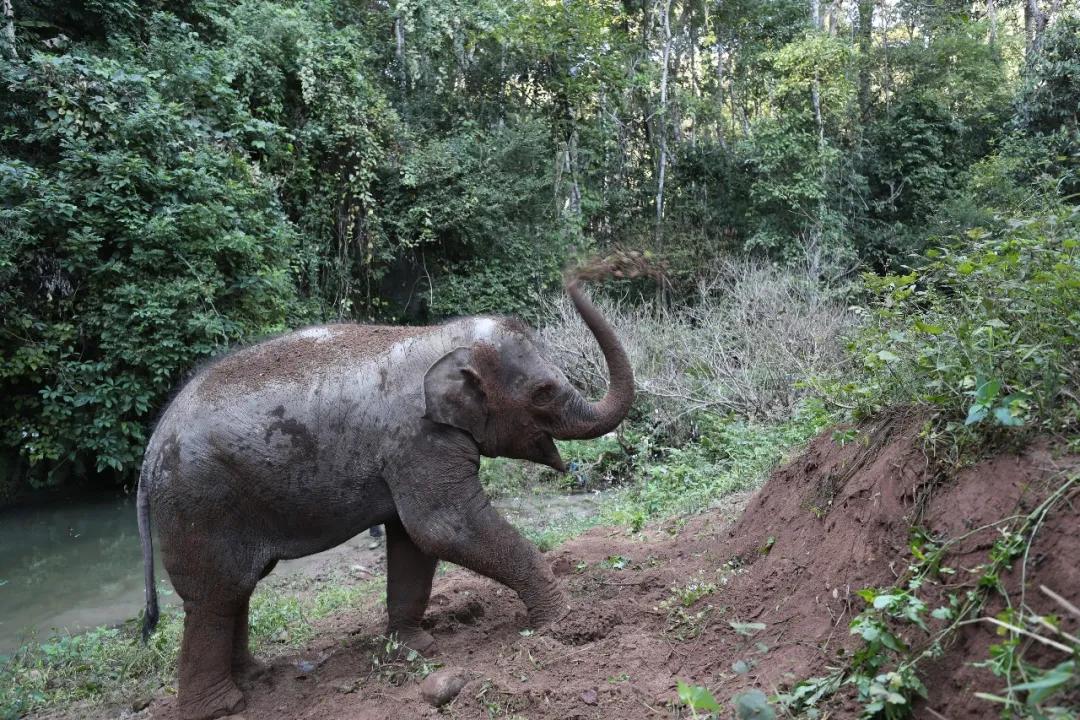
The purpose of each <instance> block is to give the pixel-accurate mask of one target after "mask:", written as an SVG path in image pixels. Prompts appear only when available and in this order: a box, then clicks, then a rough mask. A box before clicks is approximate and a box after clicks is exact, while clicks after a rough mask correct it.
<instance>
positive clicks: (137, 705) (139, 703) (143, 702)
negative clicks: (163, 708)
mask: <svg viewBox="0 0 1080 720" xmlns="http://www.w3.org/2000/svg"><path fill="white" fill-rule="evenodd" d="M148 707H150V698H149V697H141V698H138V699H137V700H136V701H135V702H133V703H131V709H132V710H134V711H135V712H141V711H143V710H145V709H146V708H148Z"/></svg>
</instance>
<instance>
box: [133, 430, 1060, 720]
mask: <svg viewBox="0 0 1080 720" xmlns="http://www.w3.org/2000/svg"><path fill="white" fill-rule="evenodd" d="M920 429H921V422H920V420H919V418H918V417H916V416H912V415H894V416H892V417H890V418H888V419H886V420H883V421H881V422H880V423H878V424H877V425H874V426H869V427H864V428H860V429H859V431H858V432H856V433H840V434H839V436H843V437H848V436H849V435H850V436H851V438H850V440H851V441H850V442H847V443H845V444H843V445H841V444H839V443H838V442H837V441H834V440H833V435H832V434H831V433H829V432H826V433H825V434H824V435H822V436H821V437H819V438H818V439H817V440H815V441H814V442H813V443H812V444H811V445H810V447H809V448H808V449H807V450H806V452H804V453H803V454H802V455H801V456H799V457H798V458H797V459H795V460H794V461H793V462H791V463H790V464H788V465H787V466H785V467H783V468H781V469H779V470H778V471H777V472H776V473H774V475H773V477H772V478H771V479H770V480H769V482H768V483H767V484H766V485H765V486H764V487H763V488H762V489H761V490H760V491H759V492H758V493H757V494H756V495H754V496H753V497H752V498H746V497H743V498H737V499H735V501H734V504H733V505H732V506H730V507H728V508H726V509H717V510H714V511H711V512H709V513H705V514H703V515H700V516H697V517H694V518H692V519H689V520H678V521H671V522H668V523H666V524H665V525H664V526H662V527H660V528H655V529H651V530H649V531H646V532H642V533H638V534H633V535H631V534H628V533H627V532H626V531H624V530H613V529H610V528H598V529H594V530H593V531H591V532H589V533H587V534H586V535H584V536H582V537H580V538H578V539H576V540H574V541H571V542H569V543H567V544H566V545H564V546H562V547H561V548H559V549H558V550H557V551H554V552H553V553H551V556H550V557H551V561H552V566H553V569H554V571H555V573H556V576H557V578H558V581H559V582H560V583H561V584H562V585H563V587H564V589H565V590H566V592H567V595H568V597H569V598H570V603H571V612H570V613H569V614H567V615H566V616H565V617H564V618H563V619H562V620H561V621H559V622H558V623H556V624H555V625H554V626H553V627H551V628H548V629H546V630H543V631H541V632H536V633H533V632H531V631H528V630H523V628H525V622H526V616H525V611H524V607H523V606H522V604H521V603H520V602H519V601H518V600H517V599H516V597H514V596H513V594H512V593H511V592H510V591H508V590H507V589H505V588H503V587H502V586H500V585H498V584H496V583H494V582H491V581H489V580H486V579H484V578H480V577H478V576H475V575H473V574H471V573H468V572H466V571H464V570H456V571H454V572H452V573H450V574H449V575H447V576H444V577H440V578H438V579H437V581H436V586H435V591H434V594H433V598H432V603H431V608H430V610H429V613H428V617H427V619H426V622H425V626H426V627H428V628H429V630H430V632H431V633H432V634H433V635H434V636H435V638H436V641H437V645H436V650H435V652H434V653H432V655H431V658H430V661H429V663H440V664H445V665H448V666H456V667H458V668H462V669H463V672H464V673H466V674H467V678H468V682H467V683H466V685H465V687H464V689H463V690H462V691H461V693H460V694H459V695H458V697H457V699H456V700H454V701H453V703H451V705H449V706H447V707H444V708H443V709H442V710H436V709H435V708H433V707H431V706H430V705H428V704H427V703H425V702H424V701H423V700H422V699H421V696H420V682H419V679H420V677H422V676H423V675H424V674H425V672H427V671H430V669H432V667H431V665H430V664H427V665H425V662H424V661H423V660H421V659H413V660H409V659H408V658H403V659H398V660H387V659H385V658H383V659H381V660H380V659H379V658H380V657H383V648H382V647H381V646H383V645H385V642H384V641H380V640H378V638H377V636H378V633H379V632H380V631H381V630H382V628H383V625H384V622H385V620H384V616H383V609H382V608H381V607H370V608H365V609H363V610H359V611H358V612H357V614H355V615H351V616H339V617H337V618H335V619H333V620H331V621H329V622H327V623H326V624H325V625H324V626H323V627H322V628H321V632H320V634H319V639H318V640H317V641H316V642H315V643H313V644H312V645H311V646H309V647H308V648H307V649H306V650H305V652H303V653H302V654H300V655H299V656H294V657H289V658H281V659H279V660H277V661H276V662H275V663H274V665H273V667H272V669H271V671H270V672H269V673H268V674H267V675H265V676H264V677H263V678H262V679H261V680H260V681H258V682H257V683H256V684H255V685H254V686H253V687H251V688H249V689H248V690H247V695H248V709H247V710H246V711H245V712H244V717H246V718H260V719H267V720H279V719H284V718H290V719H291V718H335V719H337V718H340V719H345V718H348V719H357V720H359V719H368V718H372V719H374V718H394V719H398V718H414V717H429V716H434V715H436V714H439V713H440V712H441V713H444V714H449V715H450V716H451V717H457V718H490V717H506V718H510V717H515V716H518V717H524V718H560V719H562V718H670V717H673V716H675V717H678V716H680V715H679V714H678V712H677V711H675V710H674V709H673V705H674V704H675V703H676V702H677V693H676V681H677V680H683V681H686V682H688V683H690V684H696V685H704V686H706V687H708V688H709V689H710V690H712V691H713V693H714V694H715V696H716V698H717V699H718V700H719V701H720V702H722V703H726V702H727V701H729V700H730V698H731V697H732V696H733V695H734V694H736V693H737V692H740V691H743V690H746V689H749V688H760V689H762V690H764V691H765V692H766V693H770V694H771V693H772V692H774V691H776V690H778V689H781V688H785V687H790V685H791V684H792V683H793V682H794V681H795V680H796V679H800V678H803V677H806V676H809V675H823V674H825V673H827V669H828V667H829V666H830V665H836V664H838V661H840V660H842V659H843V658H845V657H846V656H847V655H848V654H849V653H850V652H851V651H852V650H853V649H854V647H855V639H854V638H852V636H850V634H849V632H848V624H849V622H850V621H851V619H852V617H853V616H854V615H856V614H858V613H859V612H860V611H861V610H862V608H863V607H864V602H863V600H862V599H860V598H859V597H858V596H856V595H855V593H856V591H858V590H859V589H861V588H864V587H870V586H886V585H891V584H892V583H893V582H894V581H895V580H896V578H897V577H898V576H901V575H902V574H903V573H904V571H905V570H906V567H907V559H908V557H909V554H908V550H907V548H908V540H909V538H908V528H909V525H910V523H911V521H912V520H913V519H914V518H916V517H919V518H921V522H922V524H923V525H924V526H925V527H926V528H927V530H929V531H930V532H931V533H933V534H934V535H935V536H937V537H942V538H960V537H961V536H964V539H963V540H962V541H960V542H958V544H957V545H956V552H955V553H954V554H953V555H952V556H951V558H950V559H949V564H950V565H952V566H953V567H956V568H958V569H959V572H967V571H969V570H971V569H972V568H973V567H974V566H976V565H978V564H979V563H981V562H984V559H985V556H986V552H987V551H988V550H989V548H990V546H991V544H992V543H993V541H994V539H995V538H996V537H997V531H996V530H995V529H994V528H993V527H983V526H985V525H987V524H988V523H991V522H993V521H996V520H998V519H999V518H1001V517H1004V516H1008V515H1010V514H1013V513H1015V512H1019V511H1025V510H1027V511H1030V509H1031V508H1032V507H1034V506H1035V505H1036V504H1037V502H1039V501H1040V500H1041V499H1042V497H1043V496H1044V495H1045V493H1046V490H1045V487H1044V485H1045V483H1044V482H1043V481H1044V480H1045V479H1046V478H1047V477H1048V476H1049V475H1050V474H1051V473H1053V472H1054V470H1055V468H1056V467H1059V466H1060V465H1061V464H1062V463H1063V462H1064V461H1063V460H1061V459H1058V460H1055V459H1054V458H1053V457H1052V456H1051V454H1050V453H1049V452H1047V450H1046V448H1044V447H1036V448H1033V449H1031V450H1028V451H1027V452H1025V453H1024V454H1021V455H1018V456H1002V457H998V458H995V459H993V460H989V461H986V462H983V463H981V464H979V465H977V466H975V467H972V468H970V469H968V470H966V471H964V472H961V473H960V474H959V475H958V477H956V479H955V480H954V481H953V482H951V483H948V484H946V485H945V486H938V487H934V486H932V485H931V483H930V482H929V480H930V477H931V474H930V472H929V469H928V466H927V461H926V458H925V457H924V455H923V453H922V451H921V449H920V446H921V443H920V441H919V439H918V434H919V431H920ZM744 504H745V512H744V513H742V516H741V518H739V519H738V520H737V521H736V518H735V516H736V515H737V511H738V510H739V509H740V508H741V507H742V506H743V505H744ZM1077 515H1078V511H1077V506H1076V504H1075V503H1074V504H1073V506H1072V509H1071V510H1068V511H1063V512H1060V513H1057V514H1056V515H1053V516H1049V517H1047V519H1046V522H1045V523H1044V526H1043V528H1042V530H1041V531H1040V533H1039V534H1038V538H1037V541H1036V542H1035V543H1034V545H1033V546H1032V547H1031V548H1030V562H1029V563H1028V576H1027V578H1026V582H1027V585H1028V587H1029V588H1037V586H1038V584H1039V583H1043V584H1046V585H1048V586H1050V587H1052V588H1053V589H1055V590H1057V591H1058V592H1059V593H1061V594H1062V595H1064V596H1065V597H1066V598H1068V599H1069V600H1071V601H1072V602H1073V603H1076V604H1080V565H1078V563H1077V562H1076V558H1078V557H1080V533H1078V532H1077V527H1078V524H1077V519H1078V518H1077ZM1004 582H1005V584H1006V586H1008V587H1010V588H1011V589H1013V590H1018V589H1019V578H1016V577H1006V578H1004ZM1035 594H1037V593H1035V592H1033V591H1031V590H1029V592H1028V603H1029V604H1030V605H1032V606H1034V607H1036V608H1040V609H1042V610H1045V611H1046V612H1050V611H1051V610H1052V609H1053V608H1052V606H1051V605H1050V604H1047V603H1046V602H1044V601H1043V600H1042V599H1041V598H1037V597H1033V596H1034V595H1035ZM991 610H993V609H991ZM1069 623H1071V626H1070V625H1069V624H1068V623H1067V624H1066V629H1068V630H1070V631H1071V632H1073V633H1076V630H1077V629H1076V627H1075V625H1076V623H1075V621H1069ZM993 639H994V634H993V632H992V630H991V629H989V628H987V627H985V626H984V625H983V624H972V625H968V626H966V627H965V628H964V630H963V632H962V633H961V636H960V638H959V640H958V641H957V642H956V643H955V644H953V645H952V646H951V648H949V649H948V650H947V652H946V654H945V655H944V656H943V657H942V658H940V659H939V660H937V661H936V665H934V666H933V667H928V668H927V669H928V670H930V672H928V673H926V674H925V677H926V678H927V685H928V687H929V691H930V699H929V701H928V705H929V707H930V708H931V709H932V711H933V712H932V713H931V712H927V713H926V714H925V715H924V714H922V711H917V713H916V714H917V716H920V717H922V716H926V717H930V716H931V715H932V716H934V717H941V716H943V717H947V718H950V719H951V720H957V719H958V718H976V717H978V718H984V717H992V716H994V715H996V711H997V710H996V708H994V707H993V706H991V705H988V704H986V703H984V702H983V701H980V700H978V699H975V698H974V697H973V696H972V695H971V693H972V692H973V691H974V690H982V691H986V692H998V691H999V690H1000V686H1001V684H1002V681H1000V680H999V679H997V678H994V677H993V676H991V675H990V674H989V672H988V671H986V670H982V669H977V668H973V667H971V666H970V665H969V664H968V662H969V661H970V660H972V659H976V658H978V657H985V656H986V649H987V647H988V644H989V643H990V642H991V641H993ZM145 713H148V714H149V715H150V716H152V717H154V718H172V717H174V713H175V705H174V700H173V699H172V698H160V699H157V700H155V701H154V702H153V704H152V705H151V706H150V708H148V709H147V710H146V711H144V713H143V714H142V715H143V716H145ZM722 716H723V717H727V716H728V715H726V714H725V715H722ZM857 716H858V710H857V709H854V706H853V705H852V704H851V703H850V702H846V701H845V698H844V697H843V694H841V696H840V697H839V698H838V699H837V700H835V701H834V702H833V707H832V708H831V709H830V715H829V717H832V718H834V719H835V718H854V717H857Z"/></svg>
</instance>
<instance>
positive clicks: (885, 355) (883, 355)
mask: <svg viewBox="0 0 1080 720" xmlns="http://www.w3.org/2000/svg"><path fill="white" fill-rule="evenodd" d="M877 356H878V357H879V358H880V359H882V360H884V361H885V362H888V363H892V362H896V361H897V360H899V359H900V358H899V357H898V356H897V355H894V354H893V353H891V352H889V351H888V350H878V353H877Z"/></svg>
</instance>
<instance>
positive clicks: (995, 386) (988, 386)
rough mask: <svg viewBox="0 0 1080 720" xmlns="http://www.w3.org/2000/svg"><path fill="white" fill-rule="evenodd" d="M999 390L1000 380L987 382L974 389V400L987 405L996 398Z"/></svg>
mask: <svg viewBox="0 0 1080 720" xmlns="http://www.w3.org/2000/svg"><path fill="white" fill-rule="evenodd" d="M1000 390H1001V381H1000V380H987V381H986V382H983V383H981V384H979V386H978V387H976V388H975V400H976V401H977V402H979V403H981V404H983V405H989V404H990V403H992V402H993V401H994V400H995V399H996V398H997V396H998V391H1000Z"/></svg>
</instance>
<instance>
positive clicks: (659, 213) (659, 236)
mask: <svg viewBox="0 0 1080 720" xmlns="http://www.w3.org/2000/svg"><path fill="white" fill-rule="evenodd" d="M662 12H663V15H662V16H661V22H662V27H663V31H664V48H663V55H662V59H661V63H662V67H661V68H660V107H659V108H658V111H657V125H656V128H657V143H658V144H659V146H660V157H659V160H658V162H657V171H656V247H657V249H660V248H661V247H663V239H664V238H663V220H664V179H665V175H666V174H667V152H668V148H667V124H668V123H667V113H668V107H667V104H668V65H669V60H670V58H671V0H664V6H663V11H662Z"/></svg>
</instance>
